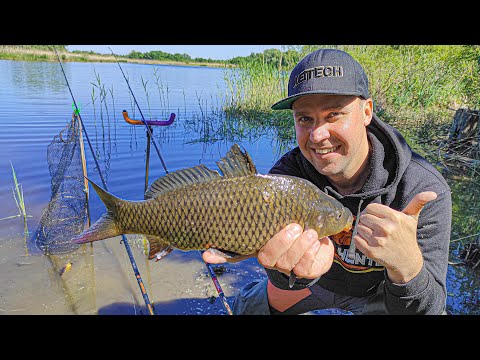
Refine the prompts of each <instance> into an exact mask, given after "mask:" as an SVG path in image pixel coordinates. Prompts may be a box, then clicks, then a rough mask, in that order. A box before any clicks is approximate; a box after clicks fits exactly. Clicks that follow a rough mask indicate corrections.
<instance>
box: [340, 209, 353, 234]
mask: <svg viewBox="0 0 480 360" xmlns="http://www.w3.org/2000/svg"><path fill="white" fill-rule="evenodd" d="M352 227H353V215H352V213H350V214H348V219H347V223H346V224H345V227H344V228H343V230H342V231H350V230H351V229H352Z"/></svg>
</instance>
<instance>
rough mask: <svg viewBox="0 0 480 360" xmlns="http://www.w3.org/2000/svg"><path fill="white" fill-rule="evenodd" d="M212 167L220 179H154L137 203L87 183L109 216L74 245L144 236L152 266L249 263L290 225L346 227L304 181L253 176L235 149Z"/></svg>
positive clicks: (344, 213) (342, 216)
mask: <svg viewBox="0 0 480 360" xmlns="http://www.w3.org/2000/svg"><path fill="white" fill-rule="evenodd" d="M217 164H218V165H219V168H220V169H221V171H222V173H223V176H221V175H220V174H219V173H218V172H217V171H213V170H210V169H208V168H206V167H205V166H204V165H200V166H195V167H193V168H188V169H183V170H179V171H176V172H174V173H170V174H167V175H165V176H164V177H162V178H159V179H157V180H156V181H155V182H154V183H153V184H152V185H151V186H150V188H149V190H148V191H147V192H146V193H145V200H142V201H129V200H123V199H120V198H117V197H115V196H114V195H112V194H110V193H108V192H106V191H105V190H103V189H101V188H100V187H98V186H97V185H96V184H95V183H93V182H92V181H90V180H89V181H90V183H91V184H92V185H93V187H94V189H95V190H96V192H97V194H98V195H99V196H100V198H101V200H102V201H103V202H104V204H105V205H106V207H107V212H106V213H105V214H104V215H103V216H102V217H101V218H100V219H99V220H98V221H97V222H96V223H95V224H94V225H92V227H91V228H90V229H87V230H86V231H84V232H83V233H82V234H80V235H79V236H77V237H76V238H74V239H73V240H72V241H74V242H76V243H83V242H89V241H96V240H102V239H106V238H108V237H113V236H116V235H119V234H144V235H146V237H147V239H148V241H149V244H150V252H149V258H150V259H151V258H153V257H155V256H156V254H159V253H161V252H162V251H164V250H168V252H169V251H171V249H173V248H176V249H180V250H184V251H188V250H206V249H209V248H214V249H218V250H220V251H225V252H227V253H233V254H236V255H251V254H254V253H256V252H257V251H258V250H259V249H260V248H261V247H262V246H263V245H265V243H266V242H267V241H268V240H269V239H271V238H272V236H273V235H275V234H276V233H278V232H279V231H280V230H281V229H282V228H284V227H285V226H286V225H288V224H290V223H292V222H295V223H298V224H300V225H301V226H302V227H304V228H312V229H315V230H316V231H317V233H318V236H319V237H324V236H329V235H333V234H337V233H339V232H341V231H342V230H345V229H349V228H351V226H352V214H351V212H350V211H349V210H348V209H347V208H345V207H344V206H343V205H342V204H341V203H340V202H339V201H338V200H336V199H334V198H333V197H331V196H329V195H327V194H325V193H324V192H322V191H321V190H320V189H318V188H317V187H316V186H315V185H313V184H312V183H311V182H309V181H307V180H305V179H301V178H297V177H293V176H286V175H262V174H258V173H257V172H256V169H255V166H254V164H253V162H252V160H251V158H250V156H249V155H248V154H247V153H246V152H245V153H243V152H242V151H241V150H240V148H239V147H238V145H234V146H232V148H231V149H230V151H229V152H228V153H227V155H226V157H224V158H222V159H221V160H220V161H219V162H217ZM168 252H167V253H168Z"/></svg>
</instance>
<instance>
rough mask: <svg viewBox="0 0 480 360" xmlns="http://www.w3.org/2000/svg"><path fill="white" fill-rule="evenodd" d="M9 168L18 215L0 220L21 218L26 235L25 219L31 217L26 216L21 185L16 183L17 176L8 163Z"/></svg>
mask: <svg viewBox="0 0 480 360" xmlns="http://www.w3.org/2000/svg"><path fill="white" fill-rule="evenodd" d="M10 166H11V167H12V175H13V184H14V187H13V188H12V193H13V199H14V200H15V204H16V205H17V209H18V214H16V215H12V216H7V217H5V218H2V219H0V220H7V219H13V218H17V217H21V218H22V219H23V228H24V233H25V235H28V226H27V218H28V217H32V216H31V215H27V210H26V207H25V200H24V197H23V188H22V184H21V183H19V182H18V179H17V174H16V173H15V168H14V167H13V164H12V162H10Z"/></svg>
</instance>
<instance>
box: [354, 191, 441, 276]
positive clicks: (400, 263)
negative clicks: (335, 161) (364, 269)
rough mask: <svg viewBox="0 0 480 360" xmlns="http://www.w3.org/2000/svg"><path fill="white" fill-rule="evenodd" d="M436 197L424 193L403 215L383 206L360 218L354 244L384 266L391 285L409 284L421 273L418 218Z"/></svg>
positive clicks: (368, 210) (368, 209) (370, 207)
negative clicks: (426, 205) (392, 283)
mask: <svg viewBox="0 0 480 360" xmlns="http://www.w3.org/2000/svg"><path fill="white" fill-rule="evenodd" d="M436 198H437V194H436V193H434V192H432V191H427V192H422V193H419V194H417V195H416V196H415V197H414V198H413V199H412V200H411V201H410V203H409V204H408V205H407V206H406V207H405V209H404V210H403V211H401V212H400V211H396V210H393V209H391V208H389V207H388V206H385V205H382V204H369V205H368V206H367V207H366V208H365V210H364V211H363V212H362V215H360V219H359V222H358V228H357V235H356V236H355V238H354V239H353V240H354V241H355V245H356V246H357V248H358V250H360V251H361V252H362V253H363V254H365V255H366V256H368V257H369V258H371V259H374V260H375V261H377V262H378V263H380V264H383V265H384V266H385V268H386V270H387V274H388V277H389V278H390V280H391V281H392V282H394V283H397V284H404V283H407V282H408V281H410V280H411V279H413V278H414V277H415V276H416V275H417V274H418V273H419V272H420V270H421V268H422V266H423V256H422V253H421V251H420V248H419V247H418V242H417V225H418V216H419V215H420V211H422V209H423V207H424V206H425V204H427V203H428V202H430V201H432V200H435V199H436Z"/></svg>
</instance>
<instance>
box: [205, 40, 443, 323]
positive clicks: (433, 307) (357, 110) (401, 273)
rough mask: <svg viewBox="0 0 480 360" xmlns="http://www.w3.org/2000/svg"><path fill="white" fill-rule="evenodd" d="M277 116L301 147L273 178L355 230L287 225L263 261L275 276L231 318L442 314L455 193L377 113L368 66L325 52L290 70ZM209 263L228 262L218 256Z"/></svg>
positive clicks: (255, 288) (252, 291)
mask: <svg viewBox="0 0 480 360" xmlns="http://www.w3.org/2000/svg"><path fill="white" fill-rule="evenodd" d="M272 109H274V110H285V109H290V110H292V112H293V117H294V120H295V132H296V138H297V143H298V147H296V148H294V149H293V150H291V151H289V152H288V153H286V154H285V155H284V156H283V157H282V158H281V159H280V160H279V161H278V162H277V163H276V164H275V165H274V166H273V168H272V169H271V170H270V173H271V174H283V175H290V176H297V177H301V178H304V179H307V180H309V181H311V182H312V183H314V184H315V185H316V186H317V187H318V188H320V189H321V190H322V191H324V192H326V193H327V194H329V195H331V196H333V197H335V198H336V199H338V200H339V201H340V202H341V203H342V204H343V205H344V206H345V207H347V208H348V209H350V211H352V213H353V214H354V215H355V222H354V227H353V229H352V230H350V231H348V232H343V233H339V234H336V235H334V236H330V237H325V238H321V239H319V238H318V235H317V233H316V232H315V231H314V230H313V229H302V228H301V227H300V225H298V224H289V225H287V226H286V227H285V228H284V229H283V230H282V231H280V232H279V233H278V234H276V235H275V236H273V238H272V239H270V240H269V241H268V242H267V243H266V245H265V246H264V247H263V248H262V249H261V250H260V251H259V252H258V254H257V258H258V261H259V263H260V264H261V265H262V266H264V267H265V270H266V273H267V275H268V277H267V278H265V279H264V280H263V281H259V282H254V283H252V284H249V285H247V286H246V287H244V288H243V289H242V290H241V291H240V293H239V294H238V296H237V298H236V299H235V302H234V304H233V312H234V314H265V315H266V314H301V313H306V312H309V311H312V310H320V309H327V308H338V309H343V310H346V311H349V312H351V313H353V314H442V313H443V314H444V313H445V307H446V273H447V267H448V252H449V240H450V230H451V213H452V209H451V193H450V189H449V187H448V185H447V183H446V182H445V180H444V178H443V177H442V176H441V174H440V173H439V172H438V171H437V170H436V169H435V167H434V166H432V165H431V164H430V163H428V162H427V161H426V160H425V159H424V158H422V157H421V156H419V155H418V154H416V153H415V152H413V151H412V149H411V148H410V147H409V146H408V144H407V143H406V141H405V139H404V138H403V137H402V135H401V134H400V133H399V132H398V131H397V130H396V129H394V128H393V127H391V126H389V125H388V124H386V123H384V122H382V121H381V120H380V119H379V118H378V117H377V116H376V114H375V113H374V112H373V101H372V99H371V98H370V95H369V90H368V79H367V76H366V74H365V72H364V70H363V68H362V66H361V65H360V64H359V63H358V62H357V61H356V60H354V59H353V57H351V56H350V55H349V54H348V53H346V52H343V51H340V50H337V49H320V50H317V51H315V52H313V53H311V54H309V55H307V56H306V57H305V58H304V59H302V60H301V61H300V62H299V63H298V64H297V66H296V67H295V68H294V69H293V70H292V73H291V74H290V79H289V86H288V97H286V98H285V99H283V100H281V101H279V102H277V103H276V104H274V105H273V106H272ZM203 258H204V260H205V261H207V262H212V263H221V262H224V261H228V260H227V259H225V258H222V257H220V256H218V255H214V254H211V253H209V252H205V253H204V255H203ZM292 271H293V273H294V274H295V277H296V281H295V283H294V285H293V287H290V286H289V279H291V278H290V276H289V275H290V274H291V272H292ZM290 285H291V283H290Z"/></svg>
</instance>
